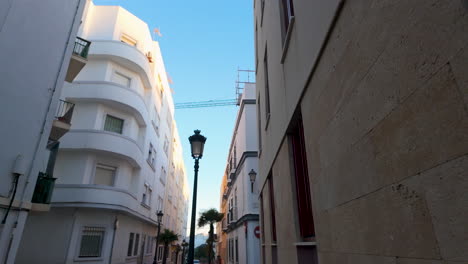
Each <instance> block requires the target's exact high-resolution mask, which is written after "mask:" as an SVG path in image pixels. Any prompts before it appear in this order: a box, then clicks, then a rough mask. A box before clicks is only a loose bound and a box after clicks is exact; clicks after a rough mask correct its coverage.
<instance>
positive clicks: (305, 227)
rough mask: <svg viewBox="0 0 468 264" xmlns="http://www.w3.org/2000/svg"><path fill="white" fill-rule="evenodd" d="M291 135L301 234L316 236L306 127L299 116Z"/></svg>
mask: <svg viewBox="0 0 468 264" xmlns="http://www.w3.org/2000/svg"><path fill="white" fill-rule="evenodd" d="M289 137H290V140H291V145H292V150H293V162H294V176H295V177H294V179H295V185H296V203H297V209H298V218H299V229H300V234H301V237H303V238H310V237H313V236H315V227H314V218H313V215H312V199H311V192H310V182H309V173H308V168H307V155H306V149H305V143H304V128H303V125H302V119H301V118H299V120H298V121H297V123H296V124H295V127H294V128H293V130H292V132H291V134H290V135H289Z"/></svg>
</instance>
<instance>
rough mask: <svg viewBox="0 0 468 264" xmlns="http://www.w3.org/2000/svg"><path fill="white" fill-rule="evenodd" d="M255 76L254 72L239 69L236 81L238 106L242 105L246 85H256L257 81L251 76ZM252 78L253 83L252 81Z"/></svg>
mask: <svg viewBox="0 0 468 264" xmlns="http://www.w3.org/2000/svg"><path fill="white" fill-rule="evenodd" d="M251 74H252V75H253V76H255V75H254V74H255V71H254V70H244V69H240V68H239V66H238V67H237V80H236V100H237V105H240V102H241V98H242V93H243V92H244V88H245V84H247V83H254V82H255V80H254V78H253V77H251V76H250V75H251ZM251 78H252V81H251Z"/></svg>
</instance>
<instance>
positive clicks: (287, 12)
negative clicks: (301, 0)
mask: <svg viewBox="0 0 468 264" xmlns="http://www.w3.org/2000/svg"><path fill="white" fill-rule="evenodd" d="M280 9H281V13H282V20H283V32H287V30H288V28H289V25H290V23H291V19H293V17H294V5H293V0H281V4H280Z"/></svg>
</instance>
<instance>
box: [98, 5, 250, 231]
mask: <svg viewBox="0 0 468 264" xmlns="http://www.w3.org/2000/svg"><path fill="white" fill-rule="evenodd" d="M94 3H95V4H97V5H120V6H122V7H124V8H125V9H127V10H128V11H130V12H131V13H133V14H134V15H136V16H137V17H139V18H141V19H142V20H143V21H145V22H146V23H147V24H148V25H149V27H150V29H153V28H159V29H160V31H161V33H162V35H163V36H162V37H161V38H158V41H159V42H160V46H161V50H162V54H163V57H164V62H165V66H166V71H167V72H168V73H169V75H170V76H171V77H172V79H173V81H174V83H173V84H172V85H171V88H172V89H173V90H174V92H175V93H174V95H173V96H174V101H175V102H176V103H180V102H192V101H205V100H215V99H234V98H235V80H236V77H237V68H238V67H240V68H242V69H252V70H253V69H254V60H255V58H254V35H253V34H254V32H253V30H254V23H253V2H252V0H230V1H227V0H204V1H193V0H192V1H191V0H165V1H163V0H94ZM236 112H237V107H236V106H228V107H215V108H197V109H178V110H176V112H175V118H176V122H177V126H178V128H179V134H180V137H181V141H182V142H183V148H184V159H185V165H186V167H187V173H188V178H189V182H190V186H191V188H190V189H191V190H192V188H193V187H192V186H193V159H192V158H191V156H190V144H189V143H188V139H187V138H188V137H189V136H190V135H192V134H193V130H194V129H200V130H201V131H202V134H203V135H204V136H206V137H207V138H208V139H207V142H206V145H205V152H204V157H203V158H202V160H200V172H199V181H198V201H197V212H200V211H203V210H206V209H209V208H212V207H214V208H219V188H220V184H221V178H222V176H223V172H224V169H225V166H226V159H227V152H228V148H229V144H230V140H231V136H232V131H233V127H234V120H235V116H236ZM190 204H191V201H190ZM190 212H191V211H189V216H188V217H189V222H190ZM197 218H198V215H197ZM189 224H190V223H189Z"/></svg>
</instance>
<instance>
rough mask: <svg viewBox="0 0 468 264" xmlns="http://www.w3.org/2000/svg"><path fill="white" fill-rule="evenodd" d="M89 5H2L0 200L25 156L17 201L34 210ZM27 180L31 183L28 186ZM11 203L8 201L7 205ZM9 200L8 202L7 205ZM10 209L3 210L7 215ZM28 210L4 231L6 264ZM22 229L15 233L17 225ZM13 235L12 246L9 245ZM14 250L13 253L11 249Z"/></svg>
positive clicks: (49, 0)
mask: <svg viewBox="0 0 468 264" xmlns="http://www.w3.org/2000/svg"><path fill="white" fill-rule="evenodd" d="M84 3H85V1H84V0H81V1H80V0H70V1H55V0H44V1H27V0H15V1H10V0H7V1H1V3H0V61H1V62H2V63H1V64H0V80H2V83H1V89H0V105H1V106H2V111H0V121H1V122H2V124H5V125H3V126H1V127H0V138H1V139H2V151H0V160H1V161H2V162H1V163H0V183H1V184H0V198H1V197H7V196H9V190H10V188H11V186H12V185H11V184H12V179H13V178H12V174H11V169H12V166H13V162H14V160H15V158H16V156H17V155H23V156H24V167H25V175H24V176H22V177H21V178H20V183H19V186H18V192H17V196H16V198H15V199H16V200H21V201H24V202H23V203H22V206H28V203H29V201H30V200H31V197H32V192H33V190H34V187H35V183H36V179H37V175H38V172H39V170H41V169H42V168H43V164H42V163H43V158H42V155H45V151H46V148H45V147H46V143H47V139H48V136H49V132H50V129H51V124H52V119H53V117H54V114H55V110H56V107H57V104H58V98H59V95H60V90H61V88H62V85H63V82H64V79H65V74H66V72H67V69H68V64H69V61H70V57H71V51H72V50H71V49H72V46H73V44H74V39H75V36H76V32H77V29H78V25H79V22H80V18H81V14H82V10H83V7H84ZM26 181H28V182H29V184H27V185H26V184H25V183H26ZM7 200H8V199H6V200H5V201H7ZM3 203H4V200H2V204H3ZM3 214H4V210H0V216H3ZM26 215H27V211H22V212H21V213H19V214H18V211H15V210H14V211H12V212H11V213H10V215H9V218H8V220H7V223H6V225H5V226H3V228H2V230H1V231H0V232H1V233H0V262H2V263H3V262H4V259H5V258H6V255H8V256H9V257H8V260H7V263H13V262H14V259H15V256H16V250H17V247H18V244H19V241H20V238H21V235H22V232H23V226H24V221H25V220H26ZM15 222H16V225H17V227H16V228H15V229H12V225H13V223H15ZM11 236H13V240H12V243H11V246H8V243H9V241H10V237H11ZM8 248H10V252H9V253H7V252H6V250H7V249H8Z"/></svg>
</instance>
